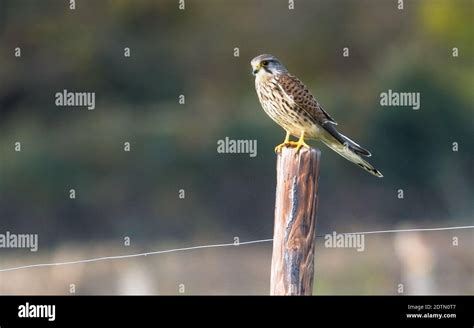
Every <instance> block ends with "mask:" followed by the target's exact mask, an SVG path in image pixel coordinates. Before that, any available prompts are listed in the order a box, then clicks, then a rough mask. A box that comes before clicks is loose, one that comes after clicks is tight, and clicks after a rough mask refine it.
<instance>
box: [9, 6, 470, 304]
mask: <svg viewBox="0 0 474 328" xmlns="http://www.w3.org/2000/svg"><path fill="white" fill-rule="evenodd" d="M178 6H179V4H178V1H177V0H176V1H174V0H173V1H171V0H170V1H166V0H159V1H152V0H149V1H145V0H139V1H130V0H114V1H92V0H78V1H76V9H75V10H70V9H69V2H68V1H53V0H45V1H27V0H15V1H13V0H0V76H1V79H0V115H1V116H0V151H1V153H0V233H5V232H6V231H10V232H14V233H37V234H38V236H39V249H38V251H37V252H36V253H32V252H30V251H29V250H25V249H22V250H13V249H0V269H4V268H9V267H13V266H21V265H28V264H35V263H48V262H62V261H69V260H80V259H87V258H93V257H100V256H111V255H121V254H132V253H137V252H146V251H155V250H165V249H170V248H175V247H187V246H195V245H205V244H216V243H232V242H233V240H234V237H238V238H239V240H240V241H241V242H242V241H248V240H256V239H265V238H272V234H273V231H272V229H273V210H274V192H275V160H276V158H275V154H274V152H273V148H274V146H275V145H276V144H278V143H280V142H281V141H282V140H283V138H284V131H283V130H282V129H281V128H280V127H279V126H277V125H275V123H273V121H271V120H270V119H269V118H268V117H267V116H266V114H265V113H264V112H263V110H262V109H261V107H260V105H259V103H258V99H257V96H256V94H255V90H254V80H253V76H252V75H251V74H250V65H249V62H250V60H251V59H252V58H253V57H254V56H256V55H258V54H261V53H271V54H274V55H276V56H277V57H279V58H280V59H281V60H282V61H283V63H285V65H286V66H287V68H288V69H289V70H290V72H292V73H293V74H295V75H297V76H298V77H299V78H300V79H301V80H303V81H304V82H305V83H306V84H307V85H308V87H309V88H310V89H311V90H312V92H313V94H314V95H315V96H316V98H317V99H318V100H319V102H320V103H321V104H322V105H323V106H324V108H325V109H326V110H327V111H328V112H329V113H330V114H331V116H333V117H334V118H335V120H336V121H337V122H338V123H339V127H340V130H341V131H342V132H343V133H344V134H346V135H348V136H350V137H351V138H353V139H354V140H356V141H357V142H359V143H360V144H361V145H362V146H365V147H366V148H368V149H369V150H371V152H372V154H373V156H372V158H371V162H372V163H373V164H374V165H375V166H376V167H377V168H379V169H380V170H381V171H382V172H383V174H384V176H385V177H384V178H383V179H377V178H374V177H372V176H371V175H369V174H368V173H366V172H365V171H363V170H361V169H359V168H358V167H357V166H355V165H353V164H351V163H349V162H347V161H346V160H344V159H343V158H341V157H340V156H339V155H337V154H336V153H334V152H332V151H330V150H329V149H328V148H327V147H325V146H324V145H322V144H320V143H318V142H312V145H314V146H316V147H320V148H321V150H322V167H321V177H320V187H319V188H320V192H319V212H318V227H317V232H318V234H324V233H326V232H329V233H332V231H334V230H335V231H337V232H357V231H371V230H386V229H398V228H433V227H447V226H461V225H472V224H473V222H474V219H473V218H474V216H473V215H474V213H473V212H474V211H473V210H474V206H473V199H474V183H473V182H474V170H473V167H474V156H473V142H474V138H473V137H474V136H473V117H474V116H473V108H474V94H473V86H474V74H473V73H474V71H473V67H474V66H473V58H474V57H473V55H474V44H473V40H474V39H473V32H472V31H474V23H473V17H474V15H473V14H474V2H473V1H472V0H468V1H463V0H454V1H453V0H419V1H405V3H404V9H403V10H399V9H398V8H397V7H398V4H397V2H396V1H392V0H383V1H381V0H362V1H359V0H357V1H356V0H339V1H330V0H323V1H305V0H296V1H295V9H294V10H289V9H288V1H284V0H281V1H274V0H260V1H258V0H238V1H237V0H231V1H218V0H200V1H191V0H187V1H186V2H185V6H186V7H185V10H179V8H178ZM16 47H20V48H21V57H15V55H14V54H15V48H16ZM126 47H128V48H130V57H125V56H124V48H126ZM344 47H348V48H349V57H344V56H343V48H344ZM235 48H238V52H239V53H238V56H235V50H236V49H235ZM453 48H457V49H458V56H457V57H456V56H453ZM64 89H67V90H69V91H90V92H95V93H96V108H95V110H87V109H86V108H84V107H82V108H68V107H57V106H55V93H56V92H62V91H63V90H64ZM389 89H392V90H393V91H399V92H420V94H421V108H420V109H419V110H417V111H416V110H412V109H411V108H410V107H389V106H388V107H384V106H381V105H380V94H381V93H382V92H386V91H387V90H389ZM180 95H184V96H185V104H180V103H179V102H178V100H179V96H180ZM225 137H229V138H231V139H250V140H254V139H255V140H257V141H258V155H257V157H254V158H251V157H249V155H248V154H220V153H218V152H217V150H216V148H217V141H218V140H220V139H224V138H225ZM15 142H21V152H16V151H15V148H14V147H15ZM125 142H130V145H131V150H130V151H129V152H125V151H124V143H125ZM453 143H457V145H458V149H457V151H453ZM70 189H74V190H75V192H76V198H75V199H71V198H70V193H69V191H70ZM180 190H184V195H185V197H184V198H180V197H179V196H180ZM400 190H403V199H400V198H399V197H398V196H399V191H400ZM125 237H129V238H130V246H126V245H124V238H125ZM454 237H456V238H458V240H459V244H458V245H457V246H456V245H453V240H454V239H453V238H454ZM271 247H272V245H271V243H261V244H254V245H246V246H240V247H230V248H217V249H204V250H195V251H188V252H182V253H170V254H162V255H156V256H148V257H143V258H134V259H126V260H116V261H106V262H96V263H89V264H77V265H68V266H60V267H47V268H32V269H25V270H19V271H11V272H0V294H68V293H69V292H70V286H71V284H74V286H75V289H76V291H75V292H76V293H77V294H180V292H182V293H184V294H267V293H268V290H269V283H270V263H271ZM316 247H317V249H316V270H315V274H316V283H315V287H314V288H315V294H364V295H365V294H369V295H372V294H398V293H399V284H403V286H404V292H403V293H404V294H473V293H474V252H473V250H474V233H473V230H450V231H439V232H420V233H414V232H408V233H400V234H380V235H367V236H366V238H365V251H364V252H357V251H355V250H354V249H330V248H325V246H324V239H323V238H318V242H317V246H316ZM183 287H184V289H183Z"/></svg>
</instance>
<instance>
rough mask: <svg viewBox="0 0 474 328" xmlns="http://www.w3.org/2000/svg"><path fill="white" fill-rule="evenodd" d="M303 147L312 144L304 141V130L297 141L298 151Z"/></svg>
mask: <svg viewBox="0 0 474 328" xmlns="http://www.w3.org/2000/svg"><path fill="white" fill-rule="evenodd" d="M302 147H306V148H310V146H309V145H308V144H307V143H306V142H304V131H301V136H300V138H299V139H298V142H297V143H296V153H298V152H299V151H300V149H301V148H302Z"/></svg>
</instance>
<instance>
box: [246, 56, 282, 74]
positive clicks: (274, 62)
mask: <svg viewBox="0 0 474 328" xmlns="http://www.w3.org/2000/svg"><path fill="white" fill-rule="evenodd" d="M250 64H251V65H252V73H253V75H255V76H257V75H267V74H270V75H273V74H278V73H286V72H288V70H287V69H286V68H285V66H283V64H282V63H280V61H279V60H278V58H276V57H275V56H273V55H267V54H264V55H260V56H257V57H255V58H254V59H252V61H251V62H250Z"/></svg>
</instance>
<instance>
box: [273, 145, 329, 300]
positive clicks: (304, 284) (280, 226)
mask: <svg viewBox="0 0 474 328" xmlns="http://www.w3.org/2000/svg"><path fill="white" fill-rule="evenodd" d="M320 157H321V152H320V151H319V150H318V149H314V148H311V149H301V150H300V151H299V153H296V149H295V148H283V149H282V152H281V153H279V154H278V159H277V187H276V201H275V227H274V233H273V238H274V239H273V256H272V272H271V282H270V285H271V287H270V294H271V295H311V294H312V291H313V277H314V244H315V237H316V212H317V204H318V179H319V160H320Z"/></svg>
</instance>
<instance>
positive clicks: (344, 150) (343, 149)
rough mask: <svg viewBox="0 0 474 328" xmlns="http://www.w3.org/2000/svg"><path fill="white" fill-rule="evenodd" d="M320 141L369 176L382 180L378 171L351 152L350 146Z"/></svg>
mask: <svg viewBox="0 0 474 328" xmlns="http://www.w3.org/2000/svg"><path fill="white" fill-rule="evenodd" d="M322 141H323V142H324V143H325V144H326V145H327V146H328V147H329V148H331V149H332V150H334V151H335V152H336V153H338V154H339V155H341V156H342V157H344V158H345V159H347V160H349V161H351V162H352V163H354V164H356V165H358V166H360V167H361V168H363V169H364V170H366V171H367V172H369V173H370V174H373V175H375V176H376V177H379V178H382V177H383V175H382V173H381V172H380V171H378V170H377V169H376V168H375V167H373V166H372V165H371V164H370V163H369V162H367V161H365V160H364V159H362V157H360V156H359V155H358V154H357V153H355V152H354V151H353V150H351V148H350V146H349V147H348V146H344V145H341V144H340V143H336V142H331V141H329V140H324V139H322Z"/></svg>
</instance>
